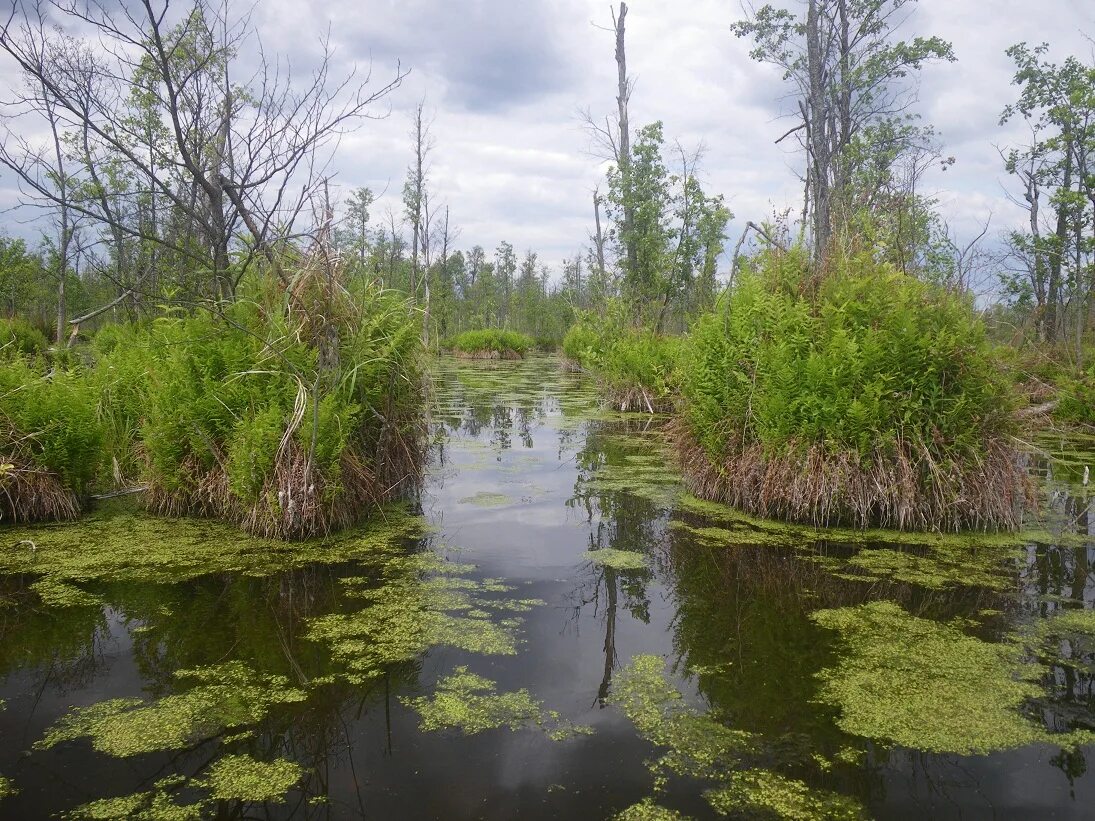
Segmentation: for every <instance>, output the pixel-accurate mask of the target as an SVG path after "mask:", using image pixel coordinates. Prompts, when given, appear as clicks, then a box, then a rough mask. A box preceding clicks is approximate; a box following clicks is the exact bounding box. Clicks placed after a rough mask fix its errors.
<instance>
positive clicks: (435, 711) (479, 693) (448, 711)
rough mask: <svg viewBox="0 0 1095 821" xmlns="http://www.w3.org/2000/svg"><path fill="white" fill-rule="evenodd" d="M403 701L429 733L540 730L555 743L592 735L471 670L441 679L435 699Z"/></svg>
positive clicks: (521, 692) (459, 669)
mask: <svg viewBox="0 0 1095 821" xmlns="http://www.w3.org/2000/svg"><path fill="white" fill-rule="evenodd" d="M400 701H401V702H402V703H403V704H404V705H406V706H407V707H410V708H411V709H413V710H415V711H416V712H417V713H418V714H419V715H420V716H421V717H422V723H421V728H422V729H423V730H424V731H427V732H429V731H434V730H441V729H448V728H455V729H459V730H461V731H463V732H464V733H465V734H466V735H475V734H476V733H481V732H483V731H485V730H494V729H498V728H501V727H506V728H508V729H510V730H514V731H516V730H520V729H523V728H525V727H531V726H536V727H540V728H541V729H543V730H544V731H545V732H546V733H547V734H548V737H549V738H551V739H552V740H553V741H562V740H564V739H567V738H570V737H572V736H574V735H579V734H587V733H591V732H592V730H591V729H590V728H588V727H582V726H576V725H574V724H571V723H570V722H569V721H566V720H564V719H562V718H560V716H559V714H558V713H557V712H555V711H554V710H545V709H544V707H543V705H542V704H541V703H540V702H539V701H537V700H536V699H534V698H533V697H532V696H531V695H530V694H529V692H528V690H525V689H523V688H522V689H520V690H516V691H513V692H506V693H499V692H497V685H496V684H495V682H493V681H491V680H490V679H487V678H483V677H482V676H479V675H476V674H475V673H472V672H469V671H468V668H467V667H457V668H456V669H455V670H454V671H453V673H452V675H450V676H446V677H445V678H443V679H441V680H440V681H439V682H438V684H437V689H436V691H435V692H434V694H433V696H420V697H417V698H403V699H400Z"/></svg>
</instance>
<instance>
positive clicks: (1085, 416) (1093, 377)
mask: <svg viewBox="0 0 1095 821" xmlns="http://www.w3.org/2000/svg"><path fill="white" fill-rule="evenodd" d="M1057 387H1058V398H1059V399H1060V404H1059V405H1057V407H1056V409H1055V410H1054V411H1053V416H1054V418H1055V419H1057V420H1058V421H1061V422H1067V423H1069V424H1074V425H1095V364H1093V365H1091V366H1090V367H1089V368H1087V370H1079V369H1076V370H1073V371H1071V372H1066V373H1064V374H1063V375H1062V376H1061V377H1060V378H1059V380H1058V382H1057Z"/></svg>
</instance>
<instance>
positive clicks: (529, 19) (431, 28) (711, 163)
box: [0, 0, 1095, 267]
mask: <svg viewBox="0 0 1095 821" xmlns="http://www.w3.org/2000/svg"><path fill="white" fill-rule="evenodd" d="M792 2H794V0H792ZM255 14H256V22H257V23H258V26H259V28H260V31H261V34H262V38H263V41H264V44H265V45H266V47H267V48H268V49H269V50H273V51H277V52H278V53H279V54H281V55H282V56H283V57H286V58H289V59H292V60H293V61H294V62H295V63H298V64H306V63H307V61H308V59H309V56H310V55H312V54H314V53H316V51H317V48H318V45H317V44H318V42H319V39H320V38H321V36H322V35H323V34H324V33H325V32H326V31H327V30H328V27H330V34H331V37H332V40H333V42H334V44H335V46H336V47H337V49H338V57H339V59H340V61H343V62H344V63H346V64H349V63H358V64H360V65H361V66H362V67H367V66H368V65H369V64H370V63H371V65H372V71H373V75H374V77H375V78H376V81H377V82H381V81H383V80H386V78H387V77H389V76H390V75H391V74H392V72H393V71H394V70H395V65H396V63H397V61H398V62H399V63H401V64H402V66H403V67H404V68H410V69H411V74H410V75H409V76H408V77H407V79H406V80H405V81H404V83H403V85H402V86H401V87H400V88H399V89H398V90H397V91H396V92H394V94H393V95H392V96H391V97H390V98H389V100H388V103H389V104H390V115H389V116H388V117H387V118H386V119H383V120H379V121H376V122H369V123H367V124H366V125H365V127H364V128H362V129H361V130H360V131H359V132H357V133H355V134H353V135H351V136H348V137H347V138H345V139H344V140H343V143H342V145H341V147H340V149H339V152H338V154H337V157H336V160H335V164H334V169H335V170H336V172H337V181H338V185H339V187H340V190H342V191H347V190H348V189H350V188H352V187H356V186H361V185H367V186H369V187H371V188H372V189H373V190H374V191H377V192H381V191H386V194H385V195H384V196H383V197H381V199H380V201H379V202H378V204H377V206H376V209H375V215H376V217H377V218H378V219H379V218H381V217H382V216H383V214H384V212H385V210H386V209H388V208H392V209H394V210H396V211H398V210H399V208H400V205H399V202H398V197H399V192H400V189H401V187H402V179H403V175H404V173H405V169H406V166H407V163H408V161H409V158H410V148H411V146H410V139H409V136H408V130H409V127H410V122H409V118H410V112H411V110H412V109H413V107H414V106H415V104H416V103H417V102H418V101H419V100H422V99H424V100H425V104H426V109H427V111H428V112H429V116H430V118H431V120H432V131H433V136H434V140H435V149H434V152H433V155H432V165H431V169H430V176H431V181H432V185H433V188H434V190H435V192H436V197H437V199H438V200H441V201H443V202H445V203H447V204H448V205H449V206H450V208H451V217H452V222H453V223H454V224H455V225H456V226H458V227H459V229H460V231H461V235H460V238H459V240H458V244H459V245H460V246H470V245H473V244H480V245H483V246H484V247H486V248H487V249H488V250H490V249H493V248H494V247H495V246H496V245H497V244H498V243H499V241H501V240H508V241H509V242H511V243H513V245H514V246H515V247H516V248H518V249H519V250H521V251H523V250H524V249H526V248H531V249H533V250H536V251H538V252H539V253H540V255H541V258H542V259H543V260H544V261H546V262H547V263H548V264H550V265H552V266H553V267H554V266H557V265H558V263H559V262H560V260H561V259H562V258H563V257H566V256H571V255H573V254H574V253H576V252H577V251H579V250H580V249H581V248H582V246H583V245H584V244H585V243H586V241H587V236H588V232H589V230H590V227H591V223H592V206H591V194H592V191H593V188H594V186H595V185H596V184H597V183H598V181H599V180H600V178H601V177H602V175H603V171H604V168H603V166H601V164H600V163H599V162H598V160H597V159H596V158H595V157H593V156H591V155H590V153H589V150H588V149H589V141H588V139H587V137H586V135H585V134H584V133H583V131H582V129H581V127H580V125H579V122H578V119H577V117H576V112H577V111H578V109H581V108H586V107H588V108H590V109H591V110H592V111H593V112H594V113H600V114H602V115H603V114H607V113H609V112H610V111H611V110H612V107H613V106H614V104H615V102H614V89H615V62H614V60H613V51H612V49H613V43H612V34H611V32H609V31H605V30H604V29H603V27H607V26H609V25H610V24H611V21H610V16H609V4H608V3H606V2H603V0H551V2H546V1H545V0H532V1H529V2H514V0H471V1H470V2H458V1H457V0H447V1H444V2H443V1H442V0H402V1H400V0H313V2H309V3H303V2H300V0H258V3H257V5H256V11H255ZM740 16H741V7H740V5H739V4H738V3H737V2H726V1H725V0H675V2H644V1H643V0H634V2H632V3H631V4H630V10H629V14H628V18H627V22H628V29H627V35H628V62H629V68H630V70H631V73H632V75H633V76H634V77H635V79H636V81H637V84H636V89H635V93H634V96H633V98H632V114H631V116H632V122H633V124H634V125H636V126H638V125H642V124H645V123H648V122H651V121H653V120H656V119H660V120H662V121H663V122H664V123H665V134H666V137H667V139H668V140H670V141H672V140H674V139H679V140H680V141H681V142H682V143H683V144H685V145H686V146H694V145H696V144H698V143H701V142H702V143H703V144H704V145H705V146H706V147H707V153H706V158H705V177H706V180H705V181H706V183H707V185H708V187H709V190H712V191H719V192H722V193H724V194H725V195H726V197H727V200H728V202H729V204H730V207H731V209H732V210H733V211H734V213H735V215H736V218H735V221H734V223H732V224H731V229H730V231H731V236H732V237H736V235H737V233H738V231H739V230H740V229H739V227H738V226H740V225H743V224H744V222H745V220H747V219H754V220H758V219H762V218H764V217H765V216H766V215H768V214H770V213H771V212H772V211H773V210H775V209H782V208H783V207H786V206H792V207H795V208H797V207H799V205H798V203H799V200H800V196H801V194H800V185H799V183H798V182H797V179H796V176H795V169H796V168H798V166H799V165H800V163H801V157H800V156H799V155H798V154H796V153H795V152H794V151H793V150H791V148H790V146H788V147H786V148H785V147H783V146H777V145H775V144H774V140H775V139H776V137H778V136H779V135H780V134H781V133H782V132H783V131H785V130H786V128H787V123H786V121H785V120H783V119H782V118H781V107H782V105H783V103H781V97H782V95H783V93H784V88H783V85H782V84H781V82H780V78H779V75H778V72H777V71H776V70H775V69H774V68H772V67H769V66H763V65H760V64H757V63H755V62H753V61H752V60H750V59H749V56H748V50H749V46H748V44H747V43H746V42H745V41H741V40H738V39H736V38H735V37H734V36H733V35H732V34H731V33H730V30H729V27H730V24H731V23H732V22H733V21H734V20H735V19H738V18H739V17H740ZM599 26H600V27H602V28H599ZM902 34H903V36H914V35H916V34H924V35H930V34H934V35H939V36H942V37H944V38H946V39H948V40H950V41H951V42H952V43H953V45H954V50H955V54H956V55H957V57H958V61H957V62H956V63H953V64H939V65H935V66H930V67H928V68H927V69H926V70H925V71H924V72H923V77H922V84H921V89H920V102H919V112H920V113H921V114H922V115H923V117H924V120H925V121H926V122H930V123H933V124H934V125H935V126H936V127H937V129H938V131H939V132H940V135H941V137H942V139H943V141H944V144H945V153H946V154H948V155H953V156H954V157H955V159H956V164H955V165H954V166H953V167H952V168H951V169H949V170H947V171H946V172H944V173H937V174H935V175H934V176H933V177H932V178H931V179H930V180H929V181H928V187H929V188H930V189H931V191H932V192H934V193H935V194H936V195H937V196H938V197H939V198H940V200H941V202H942V204H943V205H942V207H943V211H944V215H945V216H946V218H947V219H948V221H949V222H950V224H951V225H952V227H953V228H955V230H956V231H957V232H958V233H959V234H960V235H972V234H974V233H976V232H977V231H978V230H979V228H980V226H981V225H982V224H983V223H984V221H985V219H986V218H987V217H988V216H989V215H990V214H992V218H993V222H992V225H993V229H992V230H993V233H994V234H999V233H1000V231H1002V230H1004V229H1005V228H1006V227H1008V226H1009V225H1012V224H1016V223H1017V222H1019V221H1020V220H1021V214H1020V212H1019V211H1018V209H1017V208H1016V207H1015V206H1013V205H1011V204H1010V203H1009V202H1008V200H1007V198H1006V196H1005V187H1006V186H1007V185H1008V184H1009V183H1008V181H1007V180H1006V175H1005V174H1004V173H1003V172H1002V170H1001V167H1000V166H1001V163H1000V159H999V156H998V154H997V151H996V148H995V147H994V146H995V145H1001V146H1004V145H1008V144H1010V143H1017V142H1021V141H1022V138H1023V132H1022V127H1021V126H1020V125H1018V124H1016V125H1011V126H1008V127H1006V128H1002V127H1000V126H999V125H998V120H999V116H1000V111H1001V109H1002V108H1003V107H1004V105H1006V104H1007V103H1008V102H1009V101H1010V100H1012V99H1013V97H1014V88H1013V87H1011V85H1010V79H1011V73H1012V71H1011V67H1010V65H1009V60H1008V58H1007V57H1006V56H1005V54H1004V50H1005V49H1006V48H1007V47H1008V46H1009V45H1012V44H1013V43H1016V42H1020V41H1023V40H1025V41H1028V42H1031V43H1037V42H1041V41H1047V42H1049V43H1050V45H1051V48H1052V54H1051V56H1052V58H1053V59H1055V60H1060V59H1063V58H1064V57H1066V56H1067V55H1069V54H1076V55H1078V56H1081V57H1083V58H1084V59H1089V58H1090V56H1091V53H1092V44H1091V42H1090V41H1089V40H1088V39H1087V37H1086V35H1095V2H1092V1H1091V0H1041V2H1031V1H1030V0H922V2H921V3H920V4H919V6H918V7H917V8H916V11H915V12H914V14H913V15H912V17H911V18H910V19H909V21H908V22H907V24H906V25H905V27H904V28H903V29H902ZM3 78H8V80H9V81H10V78H11V74H10V72H7V71H5V72H4V73H3V74H2V75H0V80H2V79H3ZM384 110H387V109H384ZM789 142H790V141H788V143H789ZM0 189H2V190H0V201H7V202H10V201H12V199H13V196H14V195H13V192H12V190H11V189H12V181H11V180H10V179H0ZM8 230H9V232H11V233H24V230H23V229H19V228H18V227H17V226H14V225H12V224H10V220H9V226H8Z"/></svg>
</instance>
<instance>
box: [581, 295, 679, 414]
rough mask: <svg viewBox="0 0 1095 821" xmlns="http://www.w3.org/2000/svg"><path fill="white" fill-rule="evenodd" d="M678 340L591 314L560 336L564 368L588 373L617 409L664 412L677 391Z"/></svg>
mask: <svg viewBox="0 0 1095 821" xmlns="http://www.w3.org/2000/svg"><path fill="white" fill-rule="evenodd" d="M680 348H681V340H680V338H678V337H669V336H661V335H658V334H655V333H653V332H652V331H649V330H646V329H640V328H632V327H629V326H627V325H626V324H624V323H622V322H614V321H611V320H605V319H603V318H597V317H593V316H588V317H584V318H583V319H582V320H581V321H579V322H578V323H577V324H575V325H574V326H572V327H571V329H570V331H569V332H568V333H567V335H566V337H565V338H564V339H563V354H564V360H563V362H564V365H563V366H564V367H565V368H566V369H568V370H571V371H586V372H589V373H591V374H592V375H593V376H594V378H596V379H597V382H598V383H599V385H600V389H601V393H602V394H603V395H604V396H605V398H606V399H607V400H608V401H609V403H610V404H611V405H612V406H613V407H615V408H617V409H619V410H621V411H635V412H640V413H668V412H670V411H672V410H673V408H674V405H675V400H676V396H677V393H678V379H677V359H678V356H679V353H680Z"/></svg>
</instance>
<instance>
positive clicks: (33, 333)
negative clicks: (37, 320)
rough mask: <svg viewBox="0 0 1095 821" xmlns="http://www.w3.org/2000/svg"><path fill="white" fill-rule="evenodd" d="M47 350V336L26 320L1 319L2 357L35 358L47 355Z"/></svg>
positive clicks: (0, 343)
mask: <svg viewBox="0 0 1095 821" xmlns="http://www.w3.org/2000/svg"><path fill="white" fill-rule="evenodd" d="M47 348H49V340H48V339H46V335H45V334H44V333H42V332H41V331H40V330H38V329H37V328H35V327H34V326H33V325H31V324H30V323H29V322H27V321H26V320H25V319H21V318H19V317H13V318H12V319H0V357H2V358H4V359H11V358H12V357H16V356H20V357H26V358H34V357H36V356H41V355H43V354H45V352H46V349H47Z"/></svg>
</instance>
